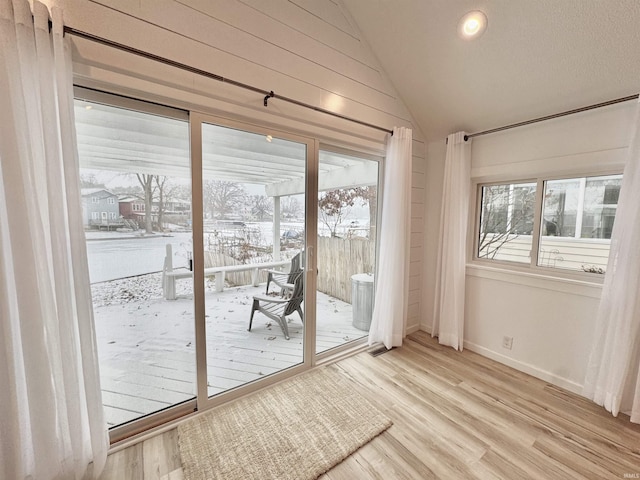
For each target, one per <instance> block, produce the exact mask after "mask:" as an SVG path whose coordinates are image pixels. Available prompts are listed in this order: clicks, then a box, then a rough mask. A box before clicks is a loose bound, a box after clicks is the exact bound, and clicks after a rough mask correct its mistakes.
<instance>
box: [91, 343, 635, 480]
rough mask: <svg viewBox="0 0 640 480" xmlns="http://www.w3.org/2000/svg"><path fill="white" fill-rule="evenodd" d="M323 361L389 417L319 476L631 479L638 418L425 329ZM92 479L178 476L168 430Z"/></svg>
mask: <svg viewBox="0 0 640 480" xmlns="http://www.w3.org/2000/svg"><path fill="white" fill-rule="evenodd" d="M328 368H333V369H336V370H337V371H338V372H340V373H342V374H343V375H345V376H347V377H349V378H350V379H352V380H353V383H354V387H355V388H357V389H358V391H360V392H361V393H363V394H364V395H366V396H367V398H369V399H370V400H371V401H372V402H373V403H374V404H376V405H377V406H378V407H379V408H380V409H381V410H383V411H385V412H386V413H387V414H388V415H389V416H390V417H391V418H392V419H393V423H394V424H393V426H392V427H391V428H390V429H389V430H387V431H386V432H384V433H383V434H382V435H380V436H379V437H377V438H375V439H374V440H373V441H371V442H370V443H368V444H367V445H365V446H364V447H362V448H361V449H360V450H358V451H357V452H356V453H354V454H353V455H351V456H350V457H349V458H347V459H346V460H345V461H343V462H342V463H340V464H338V465H337V466H336V467H334V468H333V469H332V470H330V471H329V472H327V473H326V474H325V475H323V476H322V477H321V479H322V480H343V479H344V480H354V479H370V478H371V479H430V478H442V479H456V478H464V479H474V478H478V479H508V480H515V479H536V480H537V479H541V480H542V479H553V480H555V479H624V478H640V425H635V424H632V423H630V422H629V419H628V417H625V416H623V415H620V416H619V417H618V418H614V417H612V416H611V415H610V414H609V413H607V412H606V411H604V409H602V408H601V407H598V406H597V405H595V404H593V403H592V402H590V401H588V400H586V399H584V398H582V397H580V396H579V395H575V394H572V393H568V392H566V391H564V390H562V389H561V388H558V387H555V386H553V385H550V384H548V383H546V382H543V381H541V380H538V379H536V378H533V377H531V376H529V375H526V374H524V373H521V372H518V371H516V370H513V369H512V368H509V367H507V366H504V365H502V364H499V363H496V362H494V361H492V360H489V359H487V358H484V357H481V356H480V355H477V354H475V353H473V352H469V351H464V352H461V353H459V352H455V351H454V350H452V349H450V348H444V347H441V346H439V345H438V344H437V343H436V341H434V340H433V339H431V337H430V336H429V335H428V334H426V333H423V332H417V333H415V334H413V335H411V336H409V337H408V338H407V339H406V342H405V344H404V346H403V347H401V348H398V349H394V350H392V351H390V352H387V353H384V354H382V355H380V356H377V357H372V356H371V355H369V354H368V353H361V354H358V355H356V356H353V357H350V358H347V359H344V360H341V361H339V362H337V363H335V364H333V365H330V366H329V367H328ZM101 478H102V479H105V480H106V479H119V480H122V479H144V480H146V479H158V478H160V479H172V480H174V479H182V469H181V468H180V458H179V453H178V448H177V435H176V431H175V430H171V431H169V432H166V433H164V434H162V435H159V436H156V437H153V438H151V439H148V440H146V441H144V442H142V443H139V444H137V445H135V446H132V447H129V448H127V449H125V450H122V451H120V452H117V453H115V454H113V455H110V456H109V459H108V462H107V467H106V469H105V472H104V473H103V475H102V477H101Z"/></svg>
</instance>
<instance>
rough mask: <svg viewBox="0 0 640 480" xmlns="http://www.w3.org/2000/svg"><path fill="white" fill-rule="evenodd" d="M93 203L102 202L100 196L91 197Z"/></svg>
mask: <svg viewBox="0 0 640 480" xmlns="http://www.w3.org/2000/svg"><path fill="white" fill-rule="evenodd" d="M91 203H100V199H99V198H98V197H91Z"/></svg>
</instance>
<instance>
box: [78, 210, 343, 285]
mask: <svg viewBox="0 0 640 480" xmlns="http://www.w3.org/2000/svg"><path fill="white" fill-rule="evenodd" d="M246 226H247V227H248V228H256V227H257V228H258V229H259V231H260V233H259V234H258V235H257V237H258V238H252V243H256V244H262V245H264V246H268V245H272V242H273V224H272V223H271V222H255V223H254V222H251V223H249V222H248V223H247V224H246ZM347 228H348V227H347V226H345V227H343V228H342V229H341V231H340V232H339V233H340V234H346V231H347ZM303 230H304V224H303V223H301V222H300V223H298V222H283V223H282V224H281V225H280V232H281V234H283V233H284V232H286V231H296V232H302V231H303ZM318 233H319V234H320V235H325V236H329V235H330V232H329V230H328V229H327V228H326V226H324V225H322V224H320V223H319V224H318ZM87 236H88V238H89V240H88V241H87V255H88V260H89V277H90V279H91V283H98V282H106V281H109V280H115V279H118V278H126V277H132V276H136V275H144V274H147V273H154V272H161V271H162V267H163V265H164V257H165V252H166V245H167V244H168V243H170V244H171V245H172V249H173V268H180V267H187V266H188V264H189V261H188V253H189V252H191V250H192V241H191V232H184V233H172V234H170V235H169V236H163V235H161V234H155V235H149V236H145V237H139V236H135V234H130V235H123V234H120V233H117V232H91V233H89V234H88V235H87Z"/></svg>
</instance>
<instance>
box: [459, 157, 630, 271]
mask: <svg viewBox="0 0 640 480" xmlns="http://www.w3.org/2000/svg"><path fill="white" fill-rule="evenodd" d="M609 175H623V169H622V168H608V169H602V170H572V171H567V172H562V173H551V174H544V173H540V174H538V175H536V176H535V177H532V176H526V177H517V176H514V177H507V176H500V177H482V178H475V179H472V195H471V199H472V202H473V204H472V205H470V210H469V211H470V212H472V220H471V221H470V222H469V226H470V227H471V226H472V228H470V230H471V231H470V236H471V238H470V241H469V252H468V257H467V258H468V259H469V262H470V263H471V264H472V265H481V266H484V267H493V268H498V269H504V270H509V271H516V272H522V273H530V274H536V275H541V276H546V277H560V278H567V279H574V280H580V281H587V282H594V283H602V282H603V281H604V275H603V274H600V273H592V272H584V271H579V270H570V269H565V268H558V267H550V266H540V265H538V258H539V251H540V241H541V237H542V230H541V226H542V212H543V208H544V198H543V197H544V187H545V182H547V181H554V180H571V179H580V178H585V177H586V178H587V179H588V178H589V177H602V176H609ZM523 183H535V184H536V194H535V205H534V210H533V212H534V217H533V229H532V234H531V237H532V238H531V253H530V255H529V263H525V262H514V261H509V260H493V259H488V258H482V257H480V256H479V255H478V254H479V248H480V245H479V243H480V226H481V215H482V189H483V187H488V186H494V185H510V184H523ZM473 192H475V195H473ZM600 240H605V239H600ZM609 241H610V239H609Z"/></svg>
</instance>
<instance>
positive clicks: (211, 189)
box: [202, 180, 246, 218]
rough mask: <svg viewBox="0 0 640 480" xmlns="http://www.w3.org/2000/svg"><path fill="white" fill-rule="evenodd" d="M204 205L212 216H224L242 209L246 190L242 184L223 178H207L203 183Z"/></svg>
mask: <svg viewBox="0 0 640 480" xmlns="http://www.w3.org/2000/svg"><path fill="white" fill-rule="evenodd" d="M202 195H203V198H204V206H205V208H206V209H207V210H208V211H209V214H210V215H211V217H212V218H224V217H225V215H228V214H230V213H233V212H237V211H239V210H240V208H241V207H242V205H243V204H244V202H245V197H246V192H245V190H244V188H243V187H242V185H240V184H239V183H235V182H227V181H222V180H206V181H205V182H204V183H203V185H202Z"/></svg>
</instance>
